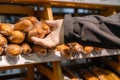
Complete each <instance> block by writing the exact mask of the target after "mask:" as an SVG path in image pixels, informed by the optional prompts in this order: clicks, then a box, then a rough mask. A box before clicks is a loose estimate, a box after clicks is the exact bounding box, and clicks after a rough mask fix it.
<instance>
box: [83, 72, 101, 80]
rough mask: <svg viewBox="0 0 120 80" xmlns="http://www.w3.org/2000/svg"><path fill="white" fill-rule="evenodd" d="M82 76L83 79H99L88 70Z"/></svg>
mask: <svg viewBox="0 0 120 80" xmlns="http://www.w3.org/2000/svg"><path fill="white" fill-rule="evenodd" d="M82 76H83V78H84V79H85V80H99V79H98V78H97V77H96V76H95V75H93V74H92V73H90V72H88V71H86V72H84V73H83V74H82Z"/></svg>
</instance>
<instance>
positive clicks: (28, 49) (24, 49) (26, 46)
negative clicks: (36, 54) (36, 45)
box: [21, 42, 32, 54]
mask: <svg viewBox="0 0 120 80" xmlns="http://www.w3.org/2000/svg"><path fill="white" fill-rule="evenodd" d="M21 47H22V53H23V54H28V53H31V51H32V49H31V47H30V45H29V44H28V43H25V42H24V43H22V44H21Z"/></svg>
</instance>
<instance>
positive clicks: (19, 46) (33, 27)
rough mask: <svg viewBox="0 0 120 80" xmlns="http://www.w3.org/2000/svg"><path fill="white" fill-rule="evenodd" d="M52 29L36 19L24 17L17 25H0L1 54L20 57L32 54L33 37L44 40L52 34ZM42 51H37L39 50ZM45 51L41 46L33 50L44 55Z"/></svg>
mask: <svg viewBox="0 0 120 80" xmlns="http://www.w3.org/2000/svg"><path fill="white" fill-rule="evenodd" d="M50 30H51V29H50V27H49V26H48V25H47V24H46V23H44V22H40V21H38V20H37V18H36V17H33V16H31V17H23V18H20V20H19V21H18V22H16V23H15V24H10V23H2V22H1V23H0V54H1V55H2V54H3V53H5V54H7V55H10V56H18V55H20V54H22V53H23V54H28V53H31V51H32V48H31V45H32V46H33V45H34V44H33V42H32V40H31V37H32V36H36V37H39V38H44V37H45V36H46V35H47V34H49V33H50ZM35 48H38V49H41V50H39V51H37V50H38V49H35ZM43 50H46V49H45V48H44V47H42V46H40V45H36V46H34V48H33V51H34V52H40V53H41V54H44V53H45V52H43Z"/></svg>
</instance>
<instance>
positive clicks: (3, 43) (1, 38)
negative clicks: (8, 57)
mask: <svg viewBox="0 0 120 80" xmlns="http://www.w3.org/2000/svg"><path fill="white" fill-rule="evenodd" d="M0 47H7V39H6V38H5V37H4V36H3V35H1V34H0Z"/></svg>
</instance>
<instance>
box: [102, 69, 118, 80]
mask: <svg viewBox="0 0 120 80" xmlns="http://www.w3.org/2000/svg"><path fill="white" fill-rule="evenodd" d="M101 71H102V72H103V73H104V74H105V75H106V76H107V77H108V78H109V80H120V78H119V77H118V76H117V75H116V74H115V73H113V72H111V71H110V70H107V69H103V68H101Z"/></svg>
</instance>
